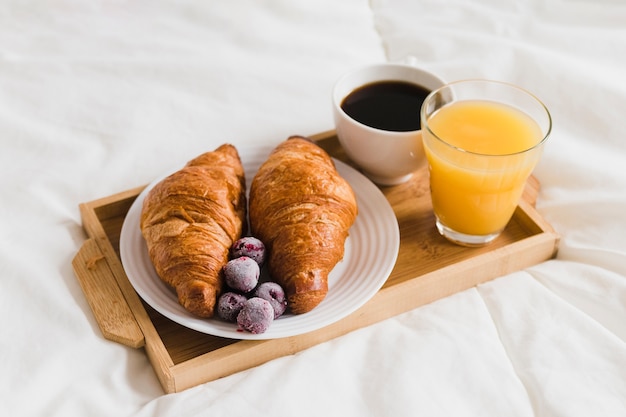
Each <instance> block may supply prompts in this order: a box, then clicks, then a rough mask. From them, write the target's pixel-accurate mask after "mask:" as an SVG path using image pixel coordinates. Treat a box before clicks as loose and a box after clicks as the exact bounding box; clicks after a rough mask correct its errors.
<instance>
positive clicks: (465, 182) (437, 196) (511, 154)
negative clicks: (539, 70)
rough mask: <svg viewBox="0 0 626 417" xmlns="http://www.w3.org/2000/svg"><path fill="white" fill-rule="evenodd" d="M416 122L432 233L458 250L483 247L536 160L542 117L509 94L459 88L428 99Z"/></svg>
mask: <svg viewBox="0 0 626 417" xmlns="http://www.w3.org/2000/svg"><path fill="white" fill-rule="evenodd" d="M420 116H421V123H422V140H423V144H424V150H425V153H426V157H427V159H428V166H429V175H430V191H431V197H432V203H433V210H434V213H435V218H436V225H437V229H438V230H439V233H441V234H442V235H443V236H444V237H446V238H447V239H448V240H450V241H452V242H454V243H457V244H460V245H464V246H482V245H485V244H487V243H489V242H491V241H492V240H494V239H495V238H496V237H498V235H499V234H500V233H501V232H502V230H504V228H505V226H506V225H507V223H508V222H509V220H510V219H511V217H512V216H513V212H514V211H515V208H516V207H517V204H518V203H519V199H520V197H521V195H522V192H523V190H524V185H525V184H526V180H527V179H528V177H529V176H530V174H531V173H532V171H533V169H534V168H535V165H537V162H538V161H539V158H540V157H541V153H542V151H543V147H544V144H545V143H546V140H547V138H548V136H549V134H550V131H551V129H552V120H551V117H550V112H549V111H548V109H547V108H546V106H545V105H544V104H543V103H542V102H541V101H540V100H539V99H537V98H536V97H535V96H534V95H532V94H530V93H529V92H527V91H525V90H523V89H522V88H519V87H517V86H514V85H511V84H507V83H502V82H498V81H490V80H464V81H457V82H453V83H450V84H447V85H445V86H443V87H441V88H439V89H437V90H435V91H433V92H432V93H430V95H429V96H428V97H427V98H426V100H425V101H424V104H423V105H422V108H421V115H420Z"/></svg>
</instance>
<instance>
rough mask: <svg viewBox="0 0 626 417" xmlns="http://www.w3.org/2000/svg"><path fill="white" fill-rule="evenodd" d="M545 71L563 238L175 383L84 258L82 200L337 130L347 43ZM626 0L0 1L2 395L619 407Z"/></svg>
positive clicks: (248, 407)
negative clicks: (388, 308) (554, 251)
mask: <svg viewBox="0 0 626 417" xmlns="http://www.w3.org/2000/svg"><path fill="white" fill-rule="evenodd" d="M407 57H408V59H410V61H411V62H413V63H415V64H417V65H420V66H423V67H424V68H427V69H429V70H432V71H434V72H436V73H438V74H439V75H440V76H441V77H443V78H444V79H446V80H449V81H452V80H456V79H461V78H471V77H480V78H492V79H498V80H503V81H510V82H513V83H516V84H519V85H521V86H523V87H526V88H527V89H529V90H530V91H532V92H534V93H535V94H537V95H538V96H539V97H540V98H541V99H542V100H543V101H544V102H545V103H546V105H547V106H548V107H549V109H550V110H551V112H552V116H553V119H554V128H553V134H552V137H551V138H550V139H549V143H548V145H547V147H546V151H545V154H544V157H543V159H542V161H541V163H540V165H539V166H538V168H537V169H536V171H535V175H536V176H537V177H538V179H539V180H540V182H541V192H540V194H539V199H538V202H537V207H538V210H539V212H540V213H541V214H542V215H543V216H544V217H545V218H546V219H547V220H548V221H549V222H550V223H551V224H552V225H553V226H554V227H555V229H556V230H557V232H558V233H560V235H561V236H562V239H561V246H560V251H559V254H558V257H557V259H556V260H551V261H549V262H545V263H542V264H540V265H536V266H533V267H531V268H528V269H527V270H525V271H520V272H517V273H514V274H510V275H508V276H506V277H502V278H499V279H497V280H494V281H492V282H489V283H487V284H483V285H481V286H479V287H477V288H474V289H471V290H468V291H465V292H462V293H459V294H456V295H454V296H451V297H448V298H445V299H442V300H440V301H437V302H434V303H432V304H430V305H427V306H424V307H422V308H418V309H416V310H414V311H411V312H409V313H406V314H403V315H401V316H398V317H395V318H393V319H389V320H386V321H384V322H381V323H379V324H376V325H373V326H370V327H367V328H364V329H361V330H358V331H355V332H352V333H350V334H348V335H346V336H344V337H341V338H338V339H335V340H332V341H330V342H327V343H323V344H320V345H318V346H315V347H313V348H311V349H308V350H306V351H303V352H301V353H298V354H296V355H293V356H288V357H284V358H280V359H277V360H274V361H271V362H269V363H267V364H265V365H262V366H260V367H257V368H254V369H250V370H248V371H245V372H240V373H238V374H235V375H232V376H230V377H226V378H223V379H220V380H217V381H213V382H210V383H207V384H203V385H200V386H197V387H194V388H191V389H189V390H187V391H184V392H182V393H178V394H170V395H164V394H163V391H162V389H161V387H160V385H159V383H158V381H157V379H156V377H155V375H154V372H153V370H152V367H151V365H150V364H149V362H148V360H147V358H146V356H145V354H144V353H143V351H142V350H135V349H131V348H127V347H124V346H121V345H119V344H116V343H114V342H110V341H107V340H105V339H104V338H103V337H102V336H101V334H100V332H99V329H98V327H97V325H96V323H95V321H94V319H93V316H92V314H91V311H90V309H89V306H88V305H87V302H86V300H85V298H84V296H83V293H82V291H81V289H80V286H79V285H78V282H77V281H76V278H75V277H74V274H73V271H72V268H71V260H72V258H73V257H74V255H75V254H76V252H77V251H78V249H79V248H80V247H81V245H82V244H83V242H84V240H85V235H84V233H83V231H82V228H81V223H80V215H79V212H78V204H79V203H81V202H86V201H91V200H94V199H96V198H100V197H105V196H108V195H111V194H114V193H117V192H120V191H123V190H126V189H130V188H133V187H136V186H139V185H142V184H146V183H148V182H149V181H151V180H152V179H153V178H154V177H156V176H157V175H159V174H161V173H162V172H163V170H164V168H166V167H168V168H169V167H171V166H172V165H179V164H183V163H184V162H186V161H187V160H188V159H190V158H191V157H193V156H195V155H197V154H199V153H201V152H204V151H206V150H210V149H212V148H214V147H216V146H217V145H219V144H221V143H224V142H232V143H234V144H236V145H237V146H245V145H246V144H250V143H259V142H262V143H278V142H280V141H282V140H284V139H285V138H286V137H287V136H289V135H291V134H304V135H308V134H313V133H317V132H321V131H326V130H329V129H332V127H333V125H332V116H331V110H330V90H331V88H332V84H333V82H334V81H335V79H336V78H338V77H339V76H340V75H341V74H342V73H343V72H345V71H348V70H350V69H352V68H354V67H356V66H359V65H363V64H367V63H374V62H382V61H386V60H389V61H397V60H405V59H407ZM625 76H626V3H624V2H622V1H620V0H593V1H592V0H371V1H369V2H367V1H365V0H344V1H341V2H338V1H331V0H321V1H315V2H313V1H306V0H290V1H286V0H260V1H254V0H231V1H228V2H200V1H191V0H186V1H185V0H183V1H177V2H173V1H172V2H168V1H165V0H153V1H148V0H137V1H123V0H118V1H107V0H100V1H91V2H85V1H78V0H55V1H50V2H44V1H26V2H24V1H18V0H5V1H4V2H2V3H0V149H1V150H0V174H1V175H0V201H1V204H0V274H1V275H0V285H1V288H0V415H3V416H86V415H89V416H131V415H137V416H199V415H211V416H239V415H253V416H255V415H258V416H294V415H297V416H314V415H315V416H317V415H333V416H334V415H343V416H417V415H424V416H472V417H474V416H546V417H548V416H550V417H552V416H568V417H570V416H591V415H593V416H623V415H626V136H625V135H626V134H625V132H626V117H625V115H626V113H625V112H626V80H625Z"/></svg>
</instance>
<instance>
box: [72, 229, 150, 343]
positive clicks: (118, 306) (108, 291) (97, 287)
mask: <svg viewBox="0 0 626 417" xmlns="http://www.w3.org/2000/svg"><path fill="white" fill-rule="evenodd" d="M72 267H73V269H74V274H75V275H76V278H77V279H78V282H79V283H80V286H81V287H82V289H83V293H84V294H85V297H86V298H87V302H88V303H89V307H91V311H92V312H93V315H94V317H95V319H96V322H97V323H98V327H100V331H101V332H102V335H103V336H104V338H105V339H108V340H112V341H114V342H118V343H121V344H123V345H126V346H130V347H133V348H140V347H142V346H144V344H145V338H144V335H143V332H142V331H141V328H140V327H139V324H137V321H136V320H135V316H134V315H133V313H132V311H131V310H130V307H129V306H128V303H126V300H125V299H124V295H123V294H122V291H121V290H120V288H119V286H118V285H117V281H116V280H115V277H114V276H113V273H112V272H111V269H110V267H109V264H108V263H107V260H106V258H105V256H104V255H103V254H102V252H101V251H100V248H99V247H98V244H97V243H96V242H95V240H94V239H87V240H86V241H85V243H84V244H83V246H82V247H81V248H80V250H79V251H78V253H77V254H76V256H75V257H74V259H73V260H72Z"/></svg>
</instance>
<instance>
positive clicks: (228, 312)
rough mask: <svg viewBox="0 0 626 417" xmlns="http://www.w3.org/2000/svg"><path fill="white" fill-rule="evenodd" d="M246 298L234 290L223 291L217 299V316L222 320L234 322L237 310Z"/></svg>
mask: <svg viewBox="0 0 626 417" xmlns="http://www.w3.org/2000/svg"><path fill="white" fill-rule="evenodd" d="M246 301H248V299H247V298H246V297H245V296H244V295H241V294H237V293H235V292H230V291H229V292H225V293H224V294H222V295H221V296H220V298H219V299H218V300H217V316H218V317H219V318H221V319H222V320H226V321H230V322H233V323H234V322H236V321H237V316H238V315H239V312H240V311H241V309H242V308H243V305H244V304H245V303H246Z"/></svg>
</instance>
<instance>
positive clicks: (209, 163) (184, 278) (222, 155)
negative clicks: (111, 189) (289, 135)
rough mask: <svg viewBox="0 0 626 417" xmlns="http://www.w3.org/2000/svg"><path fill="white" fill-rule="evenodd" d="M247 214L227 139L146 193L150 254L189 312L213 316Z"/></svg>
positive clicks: (146, 234) (144, 226)
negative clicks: (230, 254)
mask: <svg viewBox="0 0 626 417" xmlns="http://www.w3.org/2000/svg"><path fill="white" fill-rule="evenodd" d="M245 219H246V194H245V175H244V170H243V167H242V165H241V160H240V159H239V154H238V153H237V150H236V149H235V147H234V146H232V145H229V144H225V145H222V146H220V147H219V148H217V149H216V150H215V151H213V152H207V153H204V154H202V155H200V156H198V157H197V158H195V159H193V160H191V161H189V162H188V163H187V165H185V167H184V168H182V169H181V170H180V171H177V172H175V173H174V174H172V175H170V176H169V177H167V178H165V179H164V180H162V181H161V182H159V183H158V184H157V185H155V186H154V188H152V190H150V192H149V193H148V194H147V195H146V198H145V200H144V202H143V208H142V213H141V223H140V226H141V231H142V234H143V236H144V239H145V241H146V243H147V246H148V252H149V254H150V259H151V260H152V264H153V265H154V267H155V269H156V272H157V274H158V275H159V277H160V278H161V279H162V280H163V281H165V282H166V283H167V284H169V285H170V286H172V287H173V288H174V289H175V290H176V293H177V296H178V301H179V302H180V304H181V305H182V306H183V307H184V308H185V309H186V310H188V311H189V312H191V313H193V314H195V315H197V316H200V317H211V316H212V315H213V311H214V307H215V303H216V299H217V297H218V296H219V294H220V291H221V289H222V281H223V279H222V267H223V266H224V265H225V264H226V262H227V261H228V253H229V249H230V247H231V246H232V244H233V243H234V242H235V241H236V240H237V239H239V238H240V237H241V234H242V231H243V227H244V224H245Z"/></svg>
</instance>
